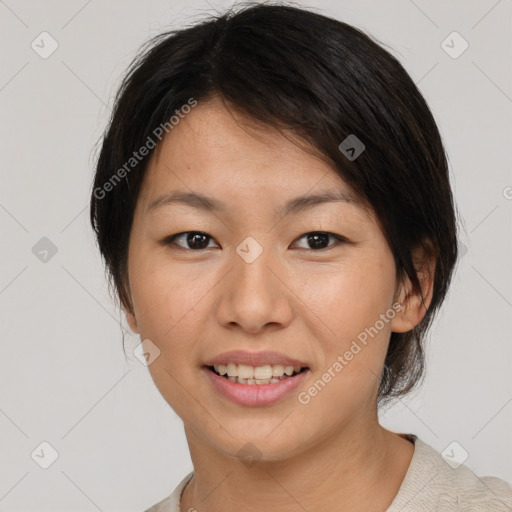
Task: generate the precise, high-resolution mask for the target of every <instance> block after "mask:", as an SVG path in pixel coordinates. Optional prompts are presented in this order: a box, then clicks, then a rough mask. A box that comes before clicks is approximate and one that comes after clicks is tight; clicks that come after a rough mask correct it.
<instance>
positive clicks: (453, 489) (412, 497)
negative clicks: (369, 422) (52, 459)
mask: <svg viewBox="0 0 512 512" xmlns="http://www.w3.org/2000/svg"><path fill="white" fill-rule="evenodd" d="M400 435H402V436H406V437H409V438H410V439H411V440H412V441H413V442H414V454H413V457H412V459H411V463H410V465H409V468H408V470H407V473H406V475H405V478H404V480H403V482H402V485H401V486H400V489H399V490H398V493H397V495H396V496H395V499H394V500H393V502H392V503H391V505H390V506H389V507H388V508H387V510H386V512H451V511H464V512H512V486H511V485H509V484H508V483H507V482H505V481H504V480H501V479H499V478H496V477H493V476H485V477H477V476H476V475H475V474H474V473H473V472H472V471H471V470H470V469H469V468H468V467H466V466H465V465H460V466H458V467H456V468H452V466H450V465H449V464H448V463H447V462H446V461H445V460H444V459H443V457H442V456H441V454H440V453H439V452H437V451H436V450H434V448H432V447H431V446H429V445H428V444H426V443H424V442H423V441H421V440H420V439H418V437H417V436H415V435H413V434H400ZM454 465H455V464H454ZM192 476H193V472H192V473H189V474H188V475H187V476H186V477H185V478H184V479H183V480H182V481H181V482H180V483H179V484H178V486H177V487H176V489H174V491H173V493H172V494H171V495H170V496H169V497H167V498H165V499H164V500H162V501H160V502H158V503H157V504H156V505H153V506H152V507H151V508H149V509H148V510H146V512H187V511H185V510H182V511H180V508H179V502H180V499H181V493H182V492H183V490H184V489H185V486H186V485H187V483H188V482H189V480H190V479H191V478H192Z"/></svg>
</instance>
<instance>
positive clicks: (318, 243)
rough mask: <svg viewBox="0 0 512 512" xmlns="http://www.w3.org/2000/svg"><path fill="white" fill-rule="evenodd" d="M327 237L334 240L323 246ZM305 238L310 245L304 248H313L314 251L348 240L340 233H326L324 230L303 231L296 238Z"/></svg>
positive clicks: (327, 239)
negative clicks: (332, 242)
mask: <svg viewBox="0 0 512 512" xmlns="http://www.w3.org/2000/svg"><path fill="white" fill-rule="evenodd" d="M329 237H331V238H334V239H335V240H336V242H335V243H334V244H331V245H327V246H325V244H326V243H328V241H329ZM303 238H305V239H306V243H307V244H310V245H311V246H312V247H305V249H313V250H315V251H318V250H322V249H330V248H331V247H333V246H336V245H339V244H340V243H345V242H348V240H347V239H346V238H344V237H342V236H340V235H335V234H334V233H327V232H325V231H311V232H310V233H305V234H304V235H302V236H301V237H300V238H298V239H297V240H301V239H303Z"/></svg>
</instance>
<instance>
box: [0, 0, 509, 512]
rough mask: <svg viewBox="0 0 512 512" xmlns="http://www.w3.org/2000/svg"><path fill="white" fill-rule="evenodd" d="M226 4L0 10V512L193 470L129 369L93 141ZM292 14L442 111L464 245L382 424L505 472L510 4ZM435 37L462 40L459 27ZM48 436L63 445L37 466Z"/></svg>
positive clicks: (157, 493)
mask: <svg viewBox="0 0 512 512" xmlns="http://www.w3.org/2000/svg"><path fill="white" fill-rule="evenodd" d="M227 5H231V3H227V2H218V1H212V2H204V1H194V2H184V1H180V2H166V1H162V0H151V1H149V2H141V1H139V2H136V1H134V0H130V1H126V0H123V1H120V0H116V1H114V0H109V1H100V0H90V1H85V0H71V1H66V2H64V1H44V2H43V1H37V2H36V1H20V0H5V1H0V38H1V45H2V46H1V48H2V51H1V76H0V105H1V113H2V123H1V128H0V130H1V134H0V144H1V146H0V149H1V157H2V165H1V172H2V187H1V190H0V222H1V226H2V230H1V233H2V235H1V236H2V244H1V247H2V251H1V275H0V308H1V335H2V338H1V358H0V379H1V380H0V461H1V467H0V509H1V510H2V511H22V510H23V511H28V510H37V511H53V512H57V511H95V510H102V511H140V510H144V508H145V507H147V506H149V505H151V504H153V503H154V502H156V501H157V500H160V499H162V498H163V497H164V496H167V495H168V494H169V493H170V492H171V491H172V489H174V487H175V485H176V484H177V483H178V482H179V481H180V480H181V479H182V478H183V477H184V475H185V474H186V473H188V472H189V471H191V470H192V465H191V461H190V457H189V454H188V448H187V445H186V440H185V437H184V433H183V425H182V422H181V420H180V419H179V418H178V417H177V416H176V415H175V414H174V412H173V411H172V410H171V409H170V407H169V406H168V405H167V404H166V403H165V401H164V400H163V398H162V397H161V396H160V394H159V392H158V390H157V389H156V388H155V386H154V384H153V382H152V380H151V378H150V376H149V373H148V370H147V368H146V367H144V366H143V365H142V364H141V363H139V361H138V360H137V359H136V358H135V357H134V356H133V355H132V354H131V350H132V349H133V348H134V347H135V346H136V345H137V343H138V341H139V340H137V337H136V336H135V335H127V346H128V348H129V354H130V358H129V359H128V361H125V358H124V354H123V351H122V340H121V329H120V316H119V313H118V312H117V311H116V310H115V307H114V305H113V303H112V301H111V298H110V297H109V293H108V288H107V285H106V282H105V278H104V273H103V268H102V265H101V261H100V258H99V255H98V252H97V250H96V247H95V243H94V239H93V236H92V231H91V228H90V227H89V224H88V209H87V208H88V204H87V203H88V199H89V192H90V187H91V178H92V169H93V162H94V159H93V157H94V153H93V146H94V144H95V143H96V141H97V140H98V138H99V137H100V135H101V133H102V130H103V128H104V127H105V124H106V121H107V118H108V115H109V108H110V106H111V102H112V96H113V94H114V92H115V90H116V86H117V84H118V83H119V79H120V77H121V76H122V73H123V71H124V69H125V68H126V66H127V65H128V63H129V62H130V60H131V59H132V57H133V56H134V55H135V53H136V51H137V49H138V47H139V45H140V44H142V43H143V42H144V41H145V40H146V39H147V38H148V37H149V36H151V35H154V34H156V33H158V32H159V31H161V30H163V29H165V28H168V27H169V26H176V27H178V26H182V25H183V24H184V23H189V22H192V21H194V20H196V19H199V18H200V17H201V16H202V15H203V14H204V13H208V12H212V10H213V7H216V8H219V9H222V7H223V6H227ZM303 5H308V6H311V7H315V8H317V9H319V10H320V11H321V12H323V13H324V14H327V15H332V16H334V17H336V18H338V19H341V20H343V21H346V22H348V23H352V24H354V25H356V26H358V27H361V28H363V29H364V30H367V31H369V32H370V33H371V34H373V35H374V36H376V37H377V38H378V39H379V40H381V41H382V42H383V43H386V44H387V45H388V46H390V47H391V48H392V53H393V54H394V55H396V56H397V57H398V58H399V59H400V60H401V62H402V63H403V64H404V66H405V67H406V69H407V70H408V71H409V73H410V74H411V76H412V77H413V79H414V80H415V82H416V83H417V84H418V86H419V88H420V90H421V91H422V93H423V94H424V96H425V98H426V99H427V101H428V102H429V105H430V106H431V109H432V111H433V113H434V116H435V117H436V120H437V121H438V124H439V126H440V130H441V133H442V136H443V138H444V141H445V144H446V147H447V150H448V153H449V159H450V166H451V175H452V179H453V188H454V193H455V196H456V201H457V203H458V207H459V210H460V214H461V229H462V239H461V242H462V244H463V245H462V246H461V249H462V252H463V253H465V254H464V256H463V257H462V259H461V261H460V264H459V266H458V269H457V273H456V275H455V278H454V282H453V286H452V288H451V291H450V294H449V297H448V300H447V302H446V305H445V307H444V309H443V312H442V314H441V315H440V317H439V318H438V320H437V322H436V323H435V326H434V329H433V330H432V335H431V339H430V341H429V343H428V347H427V349H428V372H427V377H426V380H425V383H424V385H423V387H422V388H421V390H420V391H419V392H417V393H416V394H415V395H414V396H411V397H409V398H407V399H404V400H401V401H399V402H398V403H397V404H396V405H395V406H393V407H392V408H390V409H388V410H387V411H383V413H382V415H381V416H382V422H383V424H384V425H385V426H387V427H388V428H390V429H392V430H395V431H398V432H412V433H415V434H417V435H418V436H419V437H420V438H421V439H423V440H424V441H425V442H427V443H429V444H431V445H432V446H433V447H434V448H436V449H437V450H438V451H440V452H442V451H443V450H445V449H446V448H447V447H448V446H450V443H452V442H454V441H456V442H457V443H458V445H455V448H456V450H455V451H456V452H457V450H459V452H457V453H459V455H458V456H460V453H463V452H461V451H460V450H461V449H464V450H466V451H467V453H468V458H467V460H466V461H465V464H466V465H467V466H468V467H469V468H470V469H472V470H473V471H474V472H475V473H477V474H478V475H480V476H483V475H495V476H499V477H501V478H503V479H506V480H508V481H510V480H511V479H512V442H511V439H510V432H512V403H511V402H512V386H511V375H512V343H511V337H510V329H511V327H512V315H511V308H512V286H511V283H512V269H511V265H510V261H511V253H512V250H511V249H512V247H511V246H512V237H511V236H510V235H511V233H512V230H511V224H512V222H511V220H512V215H511V211H512V200H511V198H512V188H511V187H512V176H511V173H510V169H511V161H512V158H511V141H512V138H511V124H512V123H511V120H512V117H511V112H512V92H511V66H510V63H511V62H512V59H511V53H512V52H511V44H510V43H511V26H510V25H511V18H512V16H511V14H512V2H511V1H510V0H499V1H496V0H477V1H475V0H472V1H469V0H451V1H446V0H436V1H432V0H431V1H426V0H414V1H413V0H400V1H398V0H396V1H376V0H374V1H369V0H366V1H361V0H357V1H355V0H354V1H348V0H343V1H340V2H334V1H317V2H310V3H307V4H306V3H304V4H303ZM43 31H47V32H48V33H49V34H51V37H52V38H54V39H55V40H56V41H57V42H58V45H59V46H58V49H57V50H56V51H55V52H54V53H53V54H52V55H50V56H49V57H48V58H45V59H44V58H42V57H41V56H40V53H37V52H36V51H35V50H34V49H32V47H31V43H32V42H33V41H35V43H34V44H38V45H39V47H40V48H39V51H40V52H41V51H43V49H44V51H48V50H49V49H51V40H50V39H44V42H41V36H39V34H40V33H41V32H43ZM453 31H457V32H458V33H459V34H460V35H461V36H462V37H463V38H464V40H466V41H467V42H468V44H469V47H468V49H467V50H466V51H465V52H464V53H462V54H461V55H460V56H458V57H457V58H453V56H450V55H449V54H448V53H447V52H446V51H445V50H444V49H443V47H442V42H443V40H445V39H446V38H447V36H449V35H450V34H451V33H452V32H453ZM44 37H47V36H44ZM450 41H453V42H450ZM445 44H449V45H450V46H452V47H453V48H452V49H451V51H452V53H453V52H454V51H457V50H459V49H461V48H462V46H461V44H462V43H461V41H460V40H457V39H453V36H452V38H451V39H450V38H449V39H448V41H447V43H445ZM43 46H44V48H41V47H43ZM43 237H47V238H48V239H49V240H51V242H52V244H54V246H55V248H56V249H57V252H56V253H55V254H52V252H51V248H50V249H49V247H48V241H42V242H40V239H41V238H43ZM38 243H39V245H36V244H38ZM45 244H46V245H45ZM34 246H36V248H35V249H33V247H34ZM45 249H46V250H48V249H49V252H48V253H44V250H45ZM34 253H35V254H34ZM41 258H42V259H43V261H41ZM45 259H46V261H44V260H45ZM123 325H124V320H123ZM130 347H131V348H130ZM43 441H46V442H48V443H49V444H50V445H51V446H52V447H53V448H54V449H55V450H56V451H57V452H58V458H57V459H56V460H55V462H54V463H53V464H52V465H51V466H50V467H49V468H48V469H42V468H41V467H40V464H41V463H44V460H45V458H46V460H47V461H48V460H49V459H48V457H50V455H51V449H49V448H48V447H45V445H43V446H42V447H41V446H40V443H41V442H43ZM459 445H460V447H459ZM453 446H454V445H452V448H453ZM34 450H36V452H35V453H36V454H37V453H38V454H39V457H38V456H37V455H34V458H32V457H31V453H32V452H34Z"/></svg>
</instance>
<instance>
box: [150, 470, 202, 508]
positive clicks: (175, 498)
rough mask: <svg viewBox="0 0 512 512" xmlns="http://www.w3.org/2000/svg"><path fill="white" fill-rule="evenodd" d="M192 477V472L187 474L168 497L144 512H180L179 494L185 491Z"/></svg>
mask: <svg viewBox="0 0 512 512" xmlns="http://www.w3.org/2000/svg"><path fill="white" fill-rule="evenodd" d="M193 475H194V472H191V473H189V474H188V475H187V476H186V477H185V478H183V480H182V481H181V482H180V483H179V484H178V485H177V486H176V488H175V489H174V491H173V492H172V494H171V495H170V496H168V497H167V498H164V499H163V500H162V501H159V502H158V503H155V504H154V505H153V506H152V507H151V508H148V509H147V510H145V511H144V512H180V500H181V493H182V492H183V490H184V489H185V486H186V485H187V484H188V482H189V480H190V479H191V478H192V476H193Z"/></svg>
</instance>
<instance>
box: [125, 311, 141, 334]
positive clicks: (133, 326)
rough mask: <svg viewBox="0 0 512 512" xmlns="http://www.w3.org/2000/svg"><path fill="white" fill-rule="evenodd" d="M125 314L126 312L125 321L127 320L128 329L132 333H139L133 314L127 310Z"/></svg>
mask: <svg viewBox="0 0 512 512" xmlns="http://www.w3.org/2000/svg"><path fill="white" fill-rule="evenodd" d="M125 314H126V321H127V322H128V325H129V326H130V329H131V330H132V331H133V332H134V333H136V334H139V326H138V325H137V319H136V318H135V315H134V314H133V313H129V312H128V311H125Z"/></svg>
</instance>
